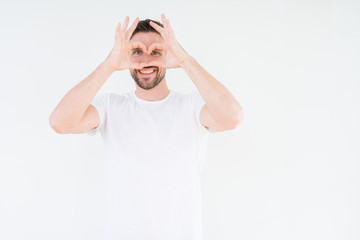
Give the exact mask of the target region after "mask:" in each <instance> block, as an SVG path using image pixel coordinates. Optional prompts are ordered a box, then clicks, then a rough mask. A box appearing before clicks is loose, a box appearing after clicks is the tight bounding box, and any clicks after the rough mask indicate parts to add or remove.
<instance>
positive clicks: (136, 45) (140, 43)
mask: <svg viewBox="0 0 360 240" xmlns="http://www.w3.org/2000/svg"><path fill="white" fill-rule="evenodd" d="M130 46H131V50H133V49H135V48H140V49H142V50H143V52H144V53H146V52H147V51H146V46H145V45H144V44H143V43H142V42H134V43H131V45H130Z"/></svg>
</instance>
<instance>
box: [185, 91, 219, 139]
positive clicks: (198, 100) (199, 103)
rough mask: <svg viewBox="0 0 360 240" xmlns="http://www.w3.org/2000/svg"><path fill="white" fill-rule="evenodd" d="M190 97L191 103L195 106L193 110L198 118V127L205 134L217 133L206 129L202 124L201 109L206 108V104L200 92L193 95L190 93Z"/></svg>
mask: <svg viewBox="0 0 360 240" xmlns="http://www.w3.org/2000/svg"><path fill="white" fill-rule="evenodd" d="M190 97H191V102H192V105H193V109H194V115H195V118H196V122H197V125H198V127H199V128H200V129H201V131H202V132H204V133H216V131H215V130H213V129H207V128H206V127H204V126H203V125H202V124H201V122H200V112H201V109H202V108H203V107H204V105H205V104H206V103H205V101H204V99H203V98H202V96H201V94H200V92H198V91H194V92H192V93H190Z"/></svg>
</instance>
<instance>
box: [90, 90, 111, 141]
mask: <svg viewBox="0 0 360 240" xmlns="http://www.w3.org/2000/svg"><path fill="white" fill-rule="evenodd" d="M108 103H109V94H108V93H102V94H97V95H95V97H94V98H93V100H92V101H91V103H90V104H91V105H93V106H94V107H95V109H96V110H97V111H98V113H99V116H100V123H99V126H98V127H97V128H94V129H91V130H90V131H88V132H86V134H88V135H90V136H94V135H96V133H97V132H99V131H100V132H103V129H104V124H105V121H106V112H107V109H108Z"/></svg>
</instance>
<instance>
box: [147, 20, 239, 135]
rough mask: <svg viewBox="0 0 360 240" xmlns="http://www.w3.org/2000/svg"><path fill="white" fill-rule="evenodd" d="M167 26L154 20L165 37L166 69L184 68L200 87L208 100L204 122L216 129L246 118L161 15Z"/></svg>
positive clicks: (203, 110)
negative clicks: (160, 24)
mask: <svg viewBox="0 0 360 240" xmlns="http://www.w3.org/2000/svg"><path fill="white" fill-rule="evenodd" d="M161 18H162V22H163V25H164V28H162V27H161V26H159V25H157V24H156V23H153V22H150V24H151V26H153V27H154V28H155V29H156V30H157V31H158V32H159V33H160V34H161V36H162V37H163V39H164V49H166V51H167V54H166V66H165V67H166V68H177V67H181V68H183V69H184V71H185V72H186V73H187V75H188V76H189V77H190V78H191V80H192V81H193V82H194V84H195V86H196V87H197V88H198V89H199V92H200V94H201V96H202V97H203V99H204V101H205V102H206V104H205V106H204V107H203V109H202V110H201V113H200V122H201V124H203V125H204V126H206V127H209V128H211V129H214V130H216V131H222V130H228V129H233V128H235V127H236V126H237V125H238V124H239V122H240V121H242V119H243V111H242V108H241V106H240V104H239V102H238V101H237V100H236V98H235V97H234V96H233V95H232V94H231V93H230V92H229V91H228V90H227V89H226V88H225V87H224V85H222V84H221V83H220V82H219V81H217V80H216V79H215V78H214V77H213V76H211V75H210V74H209V73H208V72H207V71H206V70H205V69H204V68H202V67H201V66H200V64H199V63H197V62H196V60H195V59H194V58H193V57H191V56H190V55H189V54H188V53H187V52H186V51H185V50H184V49H183V48H182V47H181V46H180V44H179V43H178V42H177V40H176V38H175V34H174V31H173V29H172V27H171V25H170V21H169V19H166V17H165V14H162V15H161Z"/></svg>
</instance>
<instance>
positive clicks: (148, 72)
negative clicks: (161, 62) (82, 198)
mask: <svg viewBox="0 0 360 240" xmlns="http://www.w3.org/2000/svg"><path fill="white" fill-rule="evenodd" d="M154 71H155V69H153V70H150V71H142V70H140V72H141V73H152V72H154Z"/></svg>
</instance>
